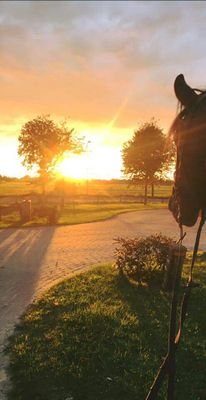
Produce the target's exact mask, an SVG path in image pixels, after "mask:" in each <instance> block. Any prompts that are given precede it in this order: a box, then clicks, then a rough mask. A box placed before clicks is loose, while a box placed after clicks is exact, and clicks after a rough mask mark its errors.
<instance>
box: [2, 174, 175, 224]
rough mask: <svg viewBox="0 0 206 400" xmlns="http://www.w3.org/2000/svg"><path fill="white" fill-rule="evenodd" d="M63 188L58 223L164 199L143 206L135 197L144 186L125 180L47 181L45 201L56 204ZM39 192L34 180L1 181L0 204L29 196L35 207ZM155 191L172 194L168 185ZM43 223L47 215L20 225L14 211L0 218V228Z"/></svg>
mask: <svg viewBox="0 0 206 400" xmlns="http://www.w3.org/2000/svg"><path fill="white" fill-rule="evenodd" d="M62 191H64V203H65V207H64V209H63V210H62V211H61V212H60V213H59V218H58V221H57V224H58V225H62V224H68V225H71V224H79V223H84V222H94V221H100V220H104V219H107V218H111V217H112V216H115V215H117V214H120V213H122V212H128V211H135V210H142V209H144V210H145V209H151V208H162V207H166V202H165V203H164V202H162V201H161V199H159V200H158V199H156V200H155V201H153V203H151V202H150V203H149V204H148V205H147V207H145V206H143V204H141V202H142V201H143V199H140V198H137V196H143V193H144V187H143V185H137V186H128V183H127V182H125V181H90V182H64V183H63V186H62V182H57V181H55V180H54V181H51V182H50V183H49V184H48V187H47V195H46V200H45V202H44V204H47V205H48V206H52V205H53V206H54V205H55V204H56V205H57V206H59V205H60V203H61V199H62ZM40 194H41V186H40V184H39V183H38V182H37V181H36V180H32V179H28V180H25V181H24V180H14V181H8V182H4V181H1V182H0V206H1V207H5V206H8V205H11V204H16V203H18V204H19V203H20V202H21V201H22V200H23V199H31V201H32V206H33V208H35V206H38V205H39V202H40V197H39V195H40ZM148 194H149V195H150V194H151V193H150V192H149V193H148ZM155 194H156V196H159V197H162V198H167V197H168V196H169V195H170V194H171V185H159V186H158V185H156V186H155ZM130 196H131V197H130ZM132 196H136V197H134V198H133V197H132ZM3 212H4V210H3ZM6 212H7V211H6ZM45 224H47V220H46V218H39V217H33V218H32V220H31V221H30V222H29V223H26V224H22V223H21V221H20V214H19V212H17V211H13V212H8V214H7V215H6V213H5V215H4V214H2V218H1V219H0V228H8V227H18V226H22V227H23V226H24V227H26V226H42V225H45Z"/></svg>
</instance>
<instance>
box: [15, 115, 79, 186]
mask: <svg viewBox="0 0 206 400" xmlns="http://www.w3.org/2000/svg"><path fill="white" fill-rule="evenodd" d="M73 132H74V130H73V129H70V130H69V129H68V128H67V126H66V123H62V124H61V125H57V124H55V123H54V121H52V119H50V117H49V116H44V115H43V116H37V117H36V118H34V119H33V120H31V121H28V122H26V124H25V125H23V127H22V129H21V132H20V135H19V138H18V140H19V147H18V154H19V155H20V156H22V157H23V165H24V166H25V167H26V168H27V169H32V168H33V167H36V168H37V172H38V173H39V175H40V178H41V182H42V186H43V193H45V183H46V181H47V178H48V176H49V175H50V174H51V172H52V170H53V168H54V166H55V164H56V162H57V160H58V159H59V158H60V157H61V156H62V155H63V154H64V152H66V151H74V150H75V149H76V150H77V149H78V143H77V142H75V141H74V139H73V137H72V134H73Z"/></svg>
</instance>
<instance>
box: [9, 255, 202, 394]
mask: <svg viewBox="0 0 206 400" xmlns="http://www.w3.org/2000/svg"><path fill="white" fill-rule="evenodd" d="M205 263H206V258H205V257H204V256H202V258H201V257H200V258H199V262H198V266H197V268H196V270H195V280H196V281H197V282H200V283H201V287H200V288H197V289H194V290H193V293H192V298H191V302H190V307H189V316H188V318H187V320H186V323H185V325H184V334H183V338H182V341H181V344H180V347H179V349H178V353H177V383H176V397H175V399H177V400H185V399H187V400H205V398H206V382H205V375H206V362H205V359H206V346H205V337H206V318H205V308H206V270H205ZM186 269H187V264H186V266H185V270H186ZM168 314H169V296H168V295H167V294H166V293H164V292H162V291H160V290H158V289H157V288H156V289H155V288H151V287H150V288H149V287H146V286H137V285H135V284H134V283H133V284H132V283H131V282H129V281H128V280H126V279H125V278H124V277H121V276H120V275H119V274H118V272H117V271H116V270H114V268H113V267H111V266H109V265H105V266H102V267H97V268H95V269H93V270H92V271H89V272H86V273H84V274H81V275H78V276H75V277H73V278H72V279H69V280H66V281H64V282H63V283H61V284H59V285H57V286H55V287H54V288H53V289H51V290H50V291H49V292H47V293H46V294H45V295H44V296H43V297H42V298H41V299H40V300H39V301H38V302H36V303H34V304H33V305H31V306H30V307H29V308H28V310H27V312H26V313H25V314H24V316H23V317H22V320H21V323H20V325H19V326H18V327H17V329H16V331H15V334H14V336H13V337H12V338H11V339H10V344H9V348H8V351H9V354H10V357H11V363H10V374H11V380H12V384H13V389H12V391H11V392H10V393H9V397H8V398H9V400H20V399H21V400H28V399H31V400H66V399H73V400H134V399H137V400H141V399H144V398H145V396H146V394H147V391H148V389H149V387H150V384H151V383H152V381H153V378H154V374H156V371H157V369H158V368H159V366H160V363H161V361H162V358H163V356H164V355H165V352H166V349H167V330H168ZM158 398H159V399H162V400H163V399H165V394H164V390H163V391H162V392H161V394H160V396H159V397H158Z"/></svg>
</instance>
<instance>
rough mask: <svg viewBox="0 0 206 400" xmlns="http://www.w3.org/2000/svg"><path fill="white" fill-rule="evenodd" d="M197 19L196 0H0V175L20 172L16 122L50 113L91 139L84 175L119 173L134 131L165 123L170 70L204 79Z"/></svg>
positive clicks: (202, 31) (205, 60)
mask: <svg viewBox="0 0 206 400" xmlns="http://www.w3.org/2000/svg"><path fill="white" fill-rule="evenodd" d="M205 21H206V3H205V2H204V1H202V2H200V1H159V2H158V1H157V2H156V1H131V2H130V1H115V2H113V1H74V2H72V1H68V2H67V1H40V2H39V1H1V2H0V82H1V96H0V174H5V175H10V176H22V175H24V174H25V173H26V171H25V169H23V168H22V167H21V163H20V160H19V159H18V156H17V145H18V141H17V138H18V134H19V132H20V129H21V126H22V124H24V123H25V122H26V121H28V120H29V119H31V118H33V117H35V116H37V115H39V114H50V116H51V117H52V118H53V119H54V120H56V121H60V120H62V119H64V118H68V119H69V121H70V126H71V127H73V128H75V130H76V132H77V134H78V135H79V136H85V138H86V141H89V144H88V154H87V155H86V156H84V160H83V161H82V168H83V169H84V170H85V168H86V169H87V173H88V176H89V177H98V178H112V177H120V176H121V172H120V170H121V153H120V151H121V148H122V144H123V143H124V142H125V141H126V140H128V139H129V138H131V136H132V134H133V132H134V130H135V129H136V128H138V126H139V125H140V124H141V123H142V122H145V121H148V120H150V119H151V117H155V118H156V119H157V120H158V121H159V125H160V127H162V128H163V129H164V130H165V132H166V130H167V129H168V127H169V125H170V123H171V121H172V119H173V118H174V116H175V112H176V105H177V102H176V99H175V97H174V94H173V81H174V79H175V77H176V75H177V74H179V73H184V75H185V77H186V80H187V81H188V83H189V84H191V86H193V87H201V88H204V87H206V56H205V50H206V49H205V37H206V23H205ZM80 164H81V163H80ZM85 166H86V167H85ZM67 167H68V168H69V163H66V164H65V168H67ZM79 168H80V167H79ZM77 169H78V166H77Z"/></svg>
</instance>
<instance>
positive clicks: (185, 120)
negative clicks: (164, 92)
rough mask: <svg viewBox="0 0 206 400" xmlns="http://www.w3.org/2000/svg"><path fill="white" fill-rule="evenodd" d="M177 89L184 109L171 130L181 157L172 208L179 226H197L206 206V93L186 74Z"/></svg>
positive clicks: (176, 174) (176, 173)
mask: <svg viewBox="0 0 206 400" xmlns="http://www.w3.org/2000/svg"><path fill="white" fill-rule="evenodd" d="M174 90H175V94H176V97H177V99H178V100H179V102H180V104H181V111H180V113H179V114H178V115H177V117H176V118H175V120H174V122H173V124H172V127H171V129H170V132H171V134H172V136H173V139H174V142H175V145H176V149H177V158H176V172H175V182H174V187H173V193H172V196H171V198H170V201H169V209H170V211H171V212H172V213H173V215H174V217H175V219H176V221H177V222H178V223H179V225H186V226H193V225H194V224H195V222H196V221H197V218H198V215H199V212H200V210H204V209H206V92H205V91H200V90H197V89H192V88H191V87H190V86H188V85H187V83H186V82H185V79H184V76H183V75H182V74H181V75H178V76H177V78H176V79H175V83H174Z"/></svg>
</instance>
